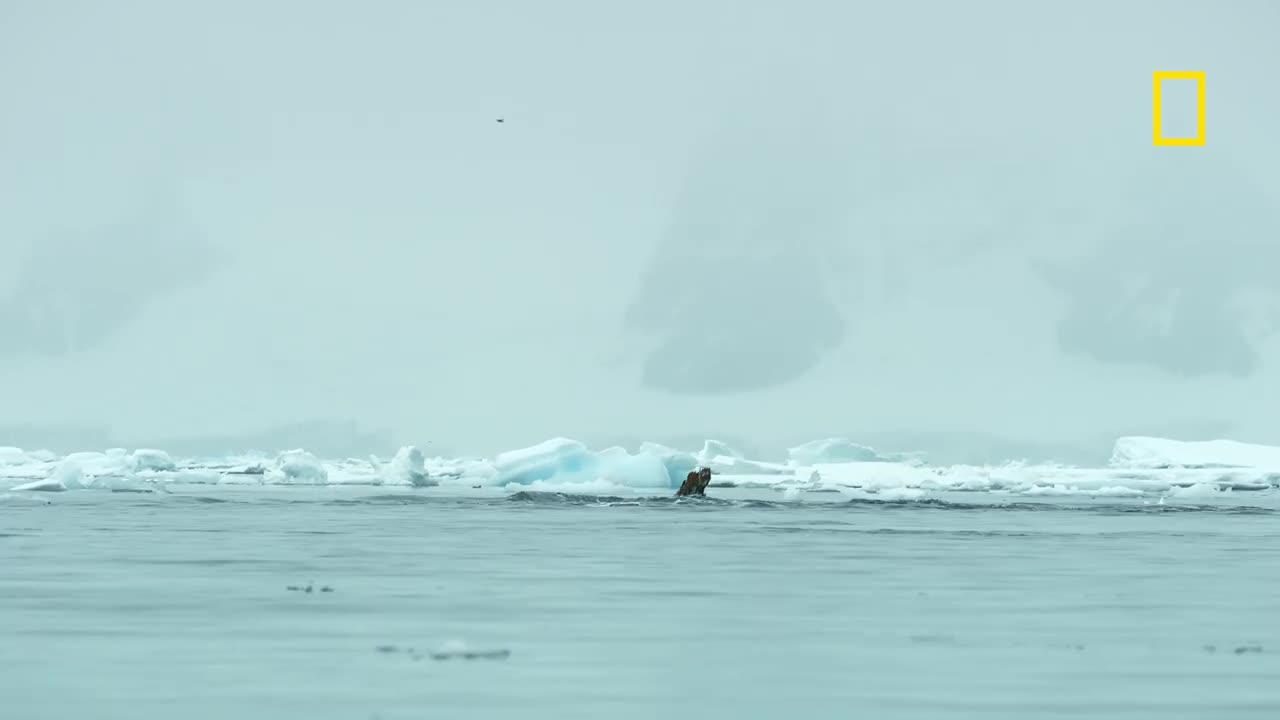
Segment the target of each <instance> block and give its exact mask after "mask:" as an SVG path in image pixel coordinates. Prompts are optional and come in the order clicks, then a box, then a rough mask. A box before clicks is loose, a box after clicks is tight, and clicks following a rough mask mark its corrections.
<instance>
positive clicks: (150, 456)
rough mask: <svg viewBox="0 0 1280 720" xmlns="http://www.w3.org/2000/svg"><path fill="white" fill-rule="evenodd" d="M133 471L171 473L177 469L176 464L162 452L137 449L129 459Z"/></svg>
mask: <svg viewBox="0 0 1280 720" xmlns="http://www.w3.org/2000/svg"><path fill="white" fill-rule="evenodd" d="M130 462H131V463H132V465H133V467H134V469H135V470H140V471H142V470H153V471H156V472H172V471H174V470H177V469H178V465H177V463H175V462H174V461H173V458H171V457H169V453H167V452H165V451H163V450H149V449H138V450H134V451H133V455H132V456H131V457H130Z"/></svg>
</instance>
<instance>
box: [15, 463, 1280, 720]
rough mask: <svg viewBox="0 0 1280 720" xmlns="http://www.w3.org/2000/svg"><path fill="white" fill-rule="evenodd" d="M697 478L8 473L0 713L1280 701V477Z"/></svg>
mask: <svg viewBox="0 0 1280 720" xmlns="http://www.w3.org/2000/svg"><path fill="white" fill-rule="evenodd" d="M713 492H714V493H715V494H716V495H717V496H718V497H720V498H726V499H711V500H704V501H689V502H679V503H677V502H672V501H670V500H665V499H655V500H642V501H621V500H618V499H609V498H591V497H573V496H556V495H533V494H518V495H515V496H502V495H484V496H481V495H479V494H477V496H475V497H456V496H454V497H451V496H448V495H446V494H443V493H432V492H405V491H401V492H399V493H395V492H389V491H387V490H379V489H377V488H355V489H352V488H317V489H305V488H280V489H267V488H252V489H238V490H233V489H227V488H215V489H209V488H204V489H201V488H189V489H186V490H182V489H179V490H175V491H174V492H172V493H167V494H164V493H157V494H132V493H112V492H105V491H76V492H68V493H60V494H56V495H50V496H49V497H48V498H47V499H48V504H45V503H43V502H37V501H35V500H32V499H30V498H31V496H23V497H21V498H19V497H17V496H15V495H10V496H6V497H4V498H3V499H0V717H4V718H13V719H15V720H17V719H20V720H37V719H39V718H128V719H129V720H149V719H152V718H157V719H158V718H184V719H186V720H196V719H198V718H246V719H248V718H271V719H272V720H278V719H281V718H350V719H360V720H367V719H368V718H382V719H384V720H393V719H399V718H433V719H434V718H463V717H466V718H507V717H511V718H548V719H551V718H555V719H557V720H558V719H560V718H602V719H603V718H608V719H610V720H617V719H620V718H686V717H687V718H707V717H715V718H779V717H806V718H856V717H866V718H877V719H879V718H935V717H936V718H944V717H945V718H962V717H981V718H1010V719H1011V720H1012V719H1015V718H1016V719H1019V720H1023V719H1026V718H1085V717H1088V718H1091V719H1096V718H1160V719H1161V720H1167V719H1169V718H1196V719H1197V720H1199V719H1205V718H1213V719H1215V720H1224V719H1228V718H1266V719H1267V720H1273V719H1274V718H1276V717H1280V580H1278V579H1277V574H1278V573H1280V526H1278V525H1277V521H1278V520H1280V514H1277V506H1278V503H1277V501H1276V500H1277V499H1276V497H1275V496H1274V495H1270V494H1267V495H1263V494H1254V495H1251V496H1250V495H1249V494H1244V493H1237V494H1236V495H1237V497H1236V498H1233V499H1232V500H1231V501H1227V502H1224V503H1221V504H1217V505H1205V506H1159V505H1154V504H1152V503H1151V502H1150V501H1145V500H1140V499H1138V500H1124V501H1116V500H1106V501H1101V500H1099V501H1095V502H1088V501H1080V500H1073V501H1071V502H1061V503H1035V504H1028V503H1017V502H1012V501H1011V500H1010V499H1008V498H1000V497H998V496H992V495H985V494H984V495H974V494H969V495H956V496H938V497H941V498H942V500H938V501H933V502H926V503H911V502H908V503H873V502H856V503H846V502H833V503H816V502H811V501H810V498H808V497H806V498H805V501H804V502H799V503H778V502H766V501H759V500H753V499H750V496H749V493H745V492H741V491H729V490H719V491H713ZM771 497H774V498H775V499H776V497H777V495H776V494H775V495H772V496H771ZM975 497H977V498H978V499H977V500H975ZM837 499H838V498H837ZM1246 501H1247V502H1246ZM309 583H313V585H312V588H313V592H311V593H306V592H300V591H289V590H286V586H289V585H299V586H305V585H307V584H309ZM321 586H329V587H331V588H332V590H333V592H324V593H322V592H320V587H321ZM459 642H460V643H465V645H466V647H469V648H471V649H473V650H476V651H500V650H506V651H509V655H508V656H506V657H505V658H501V657H499V658H476V659H470V660H468V659H464V658H460V657H450V658H448V659H443V660H437V659H433V658H432V656H431V654H430V653H431V652H432V651H435V650H437V649H440V648H441V647H455V646H457V644H458V643H459Z"/></svg>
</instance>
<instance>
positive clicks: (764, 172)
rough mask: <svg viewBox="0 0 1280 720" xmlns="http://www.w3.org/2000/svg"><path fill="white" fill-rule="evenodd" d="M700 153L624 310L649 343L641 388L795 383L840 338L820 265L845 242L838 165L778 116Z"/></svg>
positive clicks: (813, 135) (816, 139) (813, 138)
mask: <svg viewBox="0 0 1280 720" xmlns="http://www.w3.org/2000/svg"><path fill="white" fill-rule="evenodd" d="M703 151H704V152H703V154H701V155H700V156H699V157H697V158H696V159H695V161H694V163H693V165H692V167H691V168H690V172H689V174H688V177H687V178H686V183H685V186H684V189H683V192H682V193H681V195H680V198H679V200H678V203H677V207H676V208H675V209H674V213H673V218H672V221H671V224H670V227H669V230H668V233H667V234H666V236H664V237H663V238H661V239H660V241H659V242H658V244H657V247H656V250H655V256H654V258H653V260H652V261H651V263H650V266H649V268H648V270H647V271H646V272H645V274H644V275H643V277H642V281H641V287H640V290H639V292H638V294H637V296H636V298H635V299H634V300H633V301H632V303H631V305H630V306H629V307H628V309H627V312H626V317H625V325H626V328H627V329H628V330H631V331H637V332H642V333H646V334H648V335H649V336H650V337H652V338H653V341H654V342H653V346H652V349H651V350H650V351H649V352H648V354H647V356H646V357H645V359H644V362H643V370H642V373H641V381H642V382H643V384H644V385H645V386H647V387H650V388H653V389H657V390H663V391H666V392H671V393H676V394H684V395H693V394H725V393H736V392H746V391H751V390H759V389H763V388H768V387H772V386H776V385H780V384H782V383H786V382H789V381H792V380H795V379H797V378H799V377H801V376H803V375H804V374H805V373H807V372H808V371H809V370H810V369H812V368H813V367H814V366H815V365H816V364H817V363H818V361H819V360H820V359H821V358H822V356H823V355H824V354H825V353H827V352H829V351H831V350H832V349H834V348H836V347H838V346H839V345H840V343H842V342H843V341H844V336H845V321H844V318H843V317H842V316H841V314H840V311H839V310H838V308H837V307H836V305H835V304H834V303H833V302H832V300H831V298H830V296H829V293H828V288H827V285H826V283H827V279H826V277H825V275H824V273H823V268H822V264H823V262H824V260H825V259H826V258H827V257H828V256H829V255H830V252H831V248H832V247H833V245H835V244H836V243H839V242H843V241H844V238H841V237H839V235H840V233H841V232H842V221H843V216H844V214H845V213H846V212H847V209H846V208H845V207H843V206H842V204H843V203H845V202H847V198H842V197H841V192H842V191H843V190H844V188H845V184H844V182H843V179H844V177H845V175H844V173H846V172H847V168H843V167H841V163H842V161H841V159H840V157H839V155H838V153H833V152H832V151H831V148H830V147H827V146H825V145H824V144H823V142H822V133H821V132H820V131H818V129H817V128H813V127H805V126H802V125H800V126H797V125H793V124H790V123H789V122H788V120H787V119H785V118H784V119H782V120H781V121H778V120H777V119H774V122H772V123H770V122H769V120H767V119H765V120H763V121H762V120H761V118H756V119H755V123H754V124H744V126H742V127H733V128H731V129H727V130H726V131H725V132H724V134H723V135H722V136H717V137H716V138H714V139H713V140H711V141H709V142H708V144H707V145H706V146H705V147H704V148H703Z"/></svg>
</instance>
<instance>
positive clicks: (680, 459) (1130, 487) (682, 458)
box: [0, 437, 1280, 502]
mask: <svg viewBox="0 0 1280 720" xmlns="http://www.w3.org/2000/svg"><path fill="white" fill-rule="evenodd" d="M890 457H893V456H888V455H885V454H883V453H879V452H876V451H875V450H874V449H872V448H869V447H865V446H863V445H859V444H858V443H856V442H853V441H851V440H846V439H841V438H826V439H820V440H815V441H813V442H809V443H805V444H803V445H799V446H796V447H793V448H791V449H790V450H789V451H788V452H787V454H786V457H785V458H782V459H777V460H774V459H754V458H746V457H743V455H742V453H740V452H738V451H737V450H735V449H734V448H732V447H730V446H729V445H727V444H725V443H723V442H720V441H717V440H707V441H706V442H705V443H704V444H703V446H702V448H701V449H699V450H698V451H696V452H690V451H686V450H681V449H677V448H671V447H667V446H664V445H660V444H657V443H652V442H646V443H642V444H641V445H640V446H639V447H638V448H637V449H635V451H631V450H629V449H627V448H623V447H608V448H602V449H592V448H590V447H588V446H587V445H586V444H584V443H582V442H579V441H577V440H573V439H569V438H562V437H561V438H552V439H549V440H546V441H544V442H541V443H538V444H536V445H532V446H529V447H525V448H519V449H515V450H510V451H507V452H503V453H499V454H498V455H497V456H495V457H493V458H491V459H490V458H481V457H462V458H444V457H435V458H428V457H426V456H424V454H423V453H422V451H421V450H420V449H419V448H418V447H417V446H413V445H408V446H405V447H402V448H400V449H399V451H398V452H396V454H395V456H394V457H392V458H390V459H389V460H387V459H379V458H377V457H370V458H366V459H359V458H344V459H321V458H318V457H316V456H314V455H312V454H311V453H309V452H307V451H306V450H304V449H295V450H289V451H286V452H283V453H280V454H279V455H278V456H276V457H262V456H253V455H245V456H235V457H225V458H205V459H189V458H173V457H171V456H170V455H169V454H168V453H166V452H165V451H163V450H159V449H136V450H132V451H129V450H125V449H119V448H113V449H109V450H106V451H102V452H97V451H86V452H76V453H71V454H69V455H66V456H65V457H59V456H57V455H55V454H53V453H49V452H47V451H39V452H32V451H24V450H21V449H19V448H13V447H3V448H0V490H13V491H19V492H34V491H46V492H47V491H64V490H140V489H141V490H146V489H158V488H162V487H164V486H167V485H171V484H173V485H192V484H198V485H206V486H216V485H354V486H360V485H370V486H374V485H387V486H400V487H406V488H428V489H429V488H435V491H436V492H450V491H451V489H452V491H456V490H460V489H464V488H466V489H474V488H488V489H489V491H505V492H508V493H512V492H519V491H534V492H560V493H571V494H585V495H625V494H632V495H660V496H665V495H669V494H670V492H671V490H672V489H674V488H676V487H679V485H680V483H681V482H682V481H683V480H684V477H685V475H686V474H687V473H688V472H689V471H690V470H693V469H694V468H695V467H698V466H700V465H701V466H707V467H710V468H711V469H712V471H713V473H714V478H713V481H712V487H717V488H728V487H737V488H744V489H752V488H754V489H758V490H768V489H774V490H776V491H777V492H778V495H779V497H781V498H783V499H786V500H796V501H801V500H804V499H806V498H808V497H809V496H810V494H812V493H818V494H820V495H814V497H815V498H818V497H821V498H825V499H827V500H828V501H830V500H838V499H839V498H840V497H841V496H846V497H851V498H856V497H875V498H879V499H885V500H888V499H895V500H912V499H918V498H923V497H928V496H929V494H930V493H936V492H952V493H953V492H972V493H999V494H1005V495H1021V496H1025V497H1029V498H1034V497H1044V498H1053V497H1074V496H1080V497H1093V498H1098V497H1114V498H1124V497H1154V496H1160V497H1161V498H1164V497H1167V498H1169V500H1170V501H1186V502H1190V501H1192V500H1194V499H1196V498H1202V499H1203V498H1214V497H1218V496H1219V495H1220V494H1221V493H1224V492H1231V491H1265V490H1270V489H1273V488H1276V487H1280V448H1276V447H1270V446H1264V445H1251V444H1247V443H1240V442H1234V441H1230V440H1213V441H1204V442H1180V441H1175V440H1167V439H1162V438H1147V437H1123V438H1120V439H1118V440H1117V441H1116V443H1115V449H1114V452H1113V455H1112V459H1111V461H1110V463H1109V464H1108V466H1107V467H1069V466H1062V465H1049V464H1040V465H1034V464H1024V463H1008V464H1003V465H987V466H978V465H928V464H926V463H923V462H920V461H916V460H912V461H894V460H891V459H888V458H890Z"/></svg>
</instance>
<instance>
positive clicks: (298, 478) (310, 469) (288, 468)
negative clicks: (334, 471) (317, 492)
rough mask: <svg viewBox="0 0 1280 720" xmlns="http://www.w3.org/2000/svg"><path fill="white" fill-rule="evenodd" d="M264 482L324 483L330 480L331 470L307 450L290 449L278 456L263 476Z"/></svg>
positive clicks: (288, 483) (292, 483)
mask: <svg viewBox="0 0 1280 720" xmlns="http://www.w3.org/2000/svg"><path fill="white" fill-rule="evenodd" d="M263 482H265V483H269V484H273V485H274V484H281V485H324V484H326V483H328V482H329V471H328V470H327V469H326V468H325V466H324V463H322V462H320V461H319V460H317V459H316V456H315V455H312V454H311V453H309V452H307V451H306V450H288V451H286V452H283V453H280V455H279V456H278V457H277V458H276V461H275V464H274V465H273V466H272V468H271V469H270V470H268V471H267V472H266V474H265V475H264V476H263Z"/></svg>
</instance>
